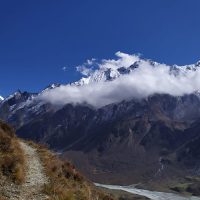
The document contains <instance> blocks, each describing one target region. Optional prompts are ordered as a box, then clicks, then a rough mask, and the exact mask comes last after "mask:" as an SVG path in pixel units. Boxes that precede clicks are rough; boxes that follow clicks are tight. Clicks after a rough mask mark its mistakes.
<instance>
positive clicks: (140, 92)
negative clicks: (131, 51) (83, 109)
mask: <svg viewBox="0 0 200 200" xmlns="http://www.w3.org/2000/svg"><path fill="white" fill-rule="evenodd" d="M116 55H117V56H118V59H117V60H103V61H102V62H101V63H100V64H98V66H99V68H101V69H102V68H113V69H116V68H119V67H122V66H123V67H128V66H130V65H131V64H133V63H134V62H135V61H138V60H139V57H138V56H136V55H128V54H124V53H121V52H118V53H117V54H116ZM82 67H83V66H82ZM84 70H85V69H84V67H83V68H82V73H84V72H83V71H84ZM90 73H92V71H89V72H87V70H86V73H85V74H86V75H89V74H90ZM199 89H200V70H199V69H197V70H196V71H192V70H191V71H188V72H187V73H179V74H178V75H174V74H173V73H170V67H169V66H167V65H164V64H158V65H157V66H155V67H153V66H152V65H150V64H149V62H146V61H141V62H140V67H139V68H137V69H135V70H134V71H133V72H132V73H130V74H128V75H123V76H120V77H119V78H117V79H116V80H114V81H108V82H99V83H95V82H94V83H90V84H88V85H84V86H70V85H67V86H61V87H58V88H55V89H53V90H51V91H48V92H46V93H44V94H42V96H41V97H40V98H42V99H43V100H45V101H48V102H50V103H53V104H62V105H63V104H67V103H74V104H77V103H84V102H86V103H88V104H91V105H93V106H95V107H101V106H104V105H107V104H110V103H114V102H119V101H122V100H127V99H131V98H145V97H147V96H149V95H152V94H155V93H159V94H163V93H165V94H170V95H174V96H181V95H184V94H189V93H192V92H194V91H196V90H199Z"/></svg>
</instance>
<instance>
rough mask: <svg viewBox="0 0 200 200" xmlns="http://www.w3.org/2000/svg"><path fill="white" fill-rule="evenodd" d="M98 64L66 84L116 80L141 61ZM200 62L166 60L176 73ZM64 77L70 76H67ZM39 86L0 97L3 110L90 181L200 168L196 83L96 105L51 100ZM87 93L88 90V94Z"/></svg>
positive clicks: (23, 132) (24, 133) (22, 132)
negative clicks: (190, 88) (192, 87)
mask: <svg viewBox="0 0 200 200" xmlns="http://www.w3.org/2000/svg"><path fill="white" fill-rule="evenodd" d="M143 64H148V65H149V66H151V67H153V68H154V67H155V68H156V67H158V66H159V65H160V64H159V63H157V62H153V61H150V60H144V59H139V60H137V61H135V62H134V63H133V64H131V65H129V66H119V67H117V68H100V69H97V70H94V71H93V72H92V73H91V74H90V75H89V76H88V77H83V78H81V79H80V80H79V81H77V82H74V83H71V84H68V85H72V86H77V87H83V86H85V85H89V84H92V83H97V84H98V83H101V82H109V81H114V80H117V79H118V78H119V77H122V76H124V75H127V74H130V73H132V72H133V71H134V70H136V69H138V68H140V66H141V65H143ZM199 67H200V62H197V63H196V64H193V65H186V66H177V65H173V66H170V73H171V74H173V76H177V75H178V74H180V73H182V74H186V73H187V72H188V71H196V70H197V69H198V68H199ZM66 85H67V84H66ZM62 86H65V85H61V84H52V85H50V86H48V87H47V88H45V89H44V90H43V91H41V92H40V93H29V92H21V91H17V92H15V93H14V94H12V95H10V96H9V97H7V98H5V99H4V100H3V99H2V101H0V118H1V119H3V120H5V121H7V122H8V123H10V124H12V125H13V126H15V128H16V129H17V134H18V135H19V136H20V137H22V138H26V139H32V140H35V141H37V142H41V143H44V144H48V145H49V146H50V147H51V148H52V149H54V150H55V151H58V152H60V153H62V156H64V157H67V158H70V159H71V160H72V161H73V162H74V163H75V165H76V166H77V167H78V168H79V169H80V170H81V171H83V172H84V173H85V174H86V175H87V176H88V177H90V178H91V179H92V180H94V181H99V182H104V183H105V182H108V183H111V182H112V183H124V184H132V183H138V182H141V181H149V180H152V179H160V178H163V177H165V178H166V179H167V178H168V177H182V176H185V175H195V174H198V175H200V123H199V122H200V98H199V91H198V90H197V91H194V92H193V93H191V94H185V95H182V96H172V95H169V94H152V95H150V96H148V97H146V98H141V99H138V98H132V99H124V100H123V101H120V102H115V103H111V104H109V105H104V106H102V107H98V108H95V107H94V106H91V105H89V104H87V103H82V104H70V103H68V104H65V105H54V104H51V103H49V102H46V101H43V100H41V98H38V97H40V96H41V95H42V94H44V93H46V92H48V91H52V90H55V89H56V88H59V87H62ZM91 98H92V97H91Z"/></svg>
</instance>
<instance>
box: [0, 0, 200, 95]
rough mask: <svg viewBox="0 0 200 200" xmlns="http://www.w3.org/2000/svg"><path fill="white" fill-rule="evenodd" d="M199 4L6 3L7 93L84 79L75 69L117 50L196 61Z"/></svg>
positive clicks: (1, 77) (107, 0)
mask: <svg viewBox="0 0 200 200" xmlns="http://www.w3.org/2000/svg"><path fill="white" fill-rule="evenodd" d="M199 8H200V1H199V0H59V1H58V0H42V1H41V0H29V1H27V0H17V1H16V0H6V1H4V0H0V70H1V71H0V94H1V95H3V96H6V95H8V94H10V93H12V92H13V91H15V90H17V89H21V90H27V91H34V92H37V91H39V90H41V89H43V88H44V87H45V86H47V85H49V84H50V83H54V82H57V83H67V82H71V81H74V80H77V79H78V78H79V77H80V75H79V74H78V73H77V72H76V70H75V66H77V65H79V64H81V63H83V62H85V60H87V59H90V58H99V59H102V58H112V57H114V53H115V52H117V51H122V52H125V53H129V54H134V53H141V54H143V56H144V57H145V58H151V59H153V60H155V61H158V62H164V63H168V64H174V63H176V64H189V63H194V62H196V61H197V60H200V12H199ZM63 67H66V69H67V70H66V71H65V72H64V71H63V70H62V68H63Z"/></svg>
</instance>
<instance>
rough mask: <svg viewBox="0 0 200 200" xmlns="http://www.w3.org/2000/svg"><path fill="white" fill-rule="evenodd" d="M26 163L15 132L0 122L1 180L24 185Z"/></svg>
mask: <svg viewBox="0 0 200 200" xmlns="http://www.w3.org/2000/svg"><path fill="white" fill-rule="evenodd" d="M24 163H25V159H24V153H23V151H22V150H21V148H20V145H19V143H18V140H17V138H16V136H15V133H14V130H13V129H12V128H11V127H10V126H8V125H7V124H5V123H4V122H2V121H0V178H3V177H4V178H6V179H9V180H11V181H14V182H15V183H18V184H20V183H22V182H23V181H24V177H25V174H24V165H25V164H24Z"/></svg>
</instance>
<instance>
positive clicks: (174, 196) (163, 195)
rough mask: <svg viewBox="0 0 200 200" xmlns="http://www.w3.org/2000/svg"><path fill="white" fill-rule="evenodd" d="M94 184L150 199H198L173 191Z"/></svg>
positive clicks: (198, 199) (197, 199)
mask: <svg viewBox="0 0 200 200" xmlns="http://www.w3.org/2000/svg"><path fill="white" fill-rule="evenodd" d="M95 185H96V186H97V187H103V188H107V189H111V190H122V191H126V192H129V193H132V194H138V195H141V196H145V197H148V198H149V199H152V200H200V197H195V196H191V197H185V196H181V195H177V194H174V193H167V192H157V191H149V190H143V189H137V188H134V187H133V186H119V185H104V184H99V183H95Z"/></svg>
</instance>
